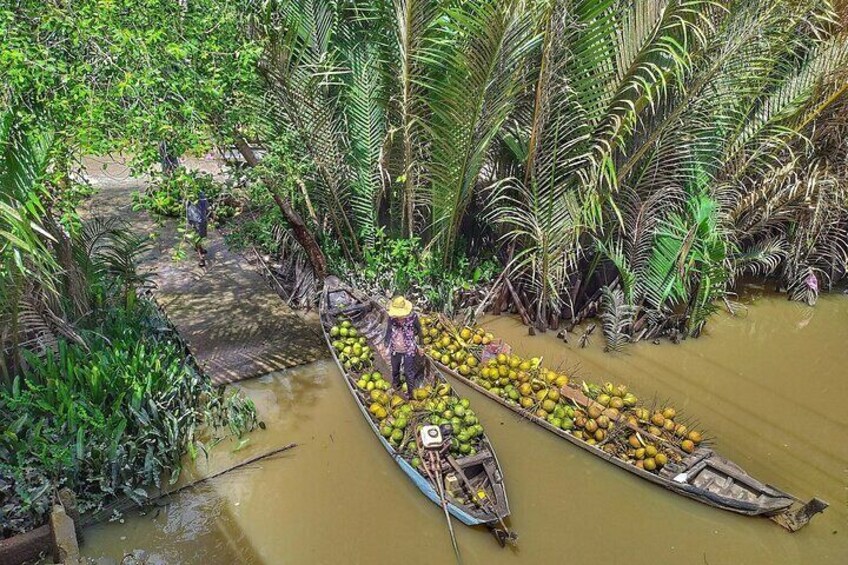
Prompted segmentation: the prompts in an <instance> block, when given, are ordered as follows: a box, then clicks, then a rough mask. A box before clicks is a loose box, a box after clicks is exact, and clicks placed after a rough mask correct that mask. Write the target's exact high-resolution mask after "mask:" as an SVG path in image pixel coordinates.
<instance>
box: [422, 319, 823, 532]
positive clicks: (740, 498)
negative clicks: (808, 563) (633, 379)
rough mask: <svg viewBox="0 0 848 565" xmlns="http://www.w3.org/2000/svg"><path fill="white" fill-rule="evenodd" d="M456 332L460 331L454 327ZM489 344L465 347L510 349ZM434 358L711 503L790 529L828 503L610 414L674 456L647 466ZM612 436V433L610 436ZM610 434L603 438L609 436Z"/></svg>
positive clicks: (511, 404) (569, 393)
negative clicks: (656, 465)
mask: <svg viewBox="0 0 848 565" xmlns="http://www.w3.org/2000/svg"><path fill="white" fill-rule="evenodd" d="M442 321H443V322H444V323H445V324H446V325H450V323H449V322H448V321H447V320H444V318H442ZM454 334H458V332H456V330H455V329H454ZM455 339H456V341H457V342H458V343H459V344H460V347H464V346H463V345H462V343H461V340H460V338H459V337H458V336H456V338H455ZM494 345H496V344H492V346H494ZM492 346H490V347H487V348H483V347H475V346H473V345H470V344H469V345H467V346H465V347H464V348H465V349H467V351H468V352H469V353H471V354H473V355H475V358H476V359H477V360H478V361H479V362H480V363H481V364H482V362H483V361H485V360H486V358H487V357H488V356H490V355H492V354H493V353H494V352H496V351H498V349H500V350H502V351H506V352H509V351H510V347H509V346H508V345H507V344H504V343H502V342H500V346H499V348H494V347H492ZM484 352H485V354H484ZM434 363H435V364H436V365H437V366H438V367H439V368H440V369H441V370H442V372H444V373H445V374H447V375H449V376H450V377H452V378H454V379H457V380H458V381H460V382H462V383H464V384H466V385H468V386H470V387H471V388H473V389H474V390H476V391H477V392H479V393H480V394H482V395H484V396H486V397H487V398H489V399H491V400H494V401H495V402H497V403H498V404H500V405H502V406H504V407H506V408H507V409H509V410H512V411H513V412H515V413H517V414H520V415H521V416H522V417H523V418H524V419H526V420H528V421H530V422H533V423H534V424H536V425H538V426H541V427H542V428H544V429H546V430H548V431H549V432H552V433H554V434H556V435H557V436H559V437H561V438H562V439H564V440H566V441H567V442H569V443H571V444H572V445H575V446H577V447H579V448H581V449H584V450H586V451H588V452H589V453H591V454H593V455H595V456H597V457H600V458H602V459H604V460H606V461H608V462H610V463H612V464H613V465H615V466H617V467H619V468H621V469H624V470H625V471H628V472H630V473H632V474H634V475H636V476H638V477H641V478H643V479H645V480H648V481H650V482H652V483H654V484H657V485H660V486H662V487H664V488H666V489H668V490H671V491H673V492H675V493H677V494H680V495H683V496H685V497H687V498H691V499H693V500H697V501H699V502H702V503H704V504H707V505H709V506H713V507H716V508H721V509H723V510H728V511H731V512H735V513H738V514H744V515H747V516H764V517H766V518H769V519H770V520H772V521H774V522H776V523H777V524H779V525H781V526H783V527H784V528H786V529H787V530H789V531H792V532H794V531H797V530H799V529H800V528H802V527H803V526H805V525H806V524H807V523H809V521H810V520H811V518H812V517H813V516H815V515H816V514H818V513H820V512H822V511H823V510H824V509H825V508H827V506H828V505H827V503H826V502H824V501H822V500H820V499H818V498H813V499H811V500H810V501H808V502H806V503H805V502H803V501H802V500H800V499H798V498H797V497H795V496H792V495H791V494H789V493H787V492H784V491H782V490H780V489H777V488H775V487H773V486H771V485H768V484H765V483H763V482H760V481H759V480H757V479H755V478H753V477H752V476H751V475H749V474H748V473H747V472H746V471H745V470H744V469H742V468H741V467H739V466H738V465H736V464H735V463H733V462H732V461H730V460H728V459H726V458H724V457H722V456H721V455H719V454H718V453H716V452H715V451H714V450H712V449H710V448H709V447H706V446H703V445H701V446H698V447H697V448H696V449H693V450H691V451H692V452H691V453H689V452H686V451H684V450H682V449H681V448H680V445H679V443H678V442H676V441H674V437H673V435H671V434H667V433H666V432H663V433H661V434H660V436H656V435H653V434H651V433H650V432H649V431H648V430H647V429H646V427H645V426H641V425H634V423H633V419H632V418H630V419H626V418H625V417H624V413H622V416H621V417H616V416H614V415H613V417H612V419H613V420H615V421H616V425H617V426H619V427H620V428H622V429H624V430H625V431H626V433H628V434H631V433H632V434H639V435H638V437H639V438H643V439H644V440H646V441H648V442H651V443H652V444H653V445H657V446H661V448H662V449H663V450H664V451H666V452H667V453H669V454H671V455H672V456H673V457H674V459H675V460H674V462H670V463H669V464H667V465H665V466H663V467H662V468H661V469H655V470H654V471H650V470H646V469H644V468H642V467H640V466H637V465H635V464H634V461H632V460H631V461H628V460H625V459H623V458H620V457H617V456H616V455H615V454H613V453H610V452H608V451H605V450H604V443H605V442H604V441H601V442H599V443H597V444H594V442H592V443H590V442H587V441H584V440H583V439H578V437H576V436H575V432H574V431H572V430H566V429H562V428H561V427H557V426H554V425H552V424H551V423H550V422H549V421H548V420H546V419H544V418H541V417H539V416H537V413H536V412H535V411H534V410H533V409H526V408H523V407H522V406H521V405H520V404H519V403H518V402H516V401H515V400H514V399H510V398H503V397H502V396H500V395H499V394H493V393H492V392H491V390H490V389H489V388H487V387H486V386H484V380H483V379H481V378H480V377H479V376H478V375H475V374H468V375H463V374H460V372H459V371H457V370H455V369H454V368H451V367H450V366H448V365H447V364H444V363H441V362H440V361H438V360H434ZM465 369H468V367H465ZM466 372H467V371H466ZM558 390H559V392H560V395H561V398H562V401H564V402H567V403H570V405H573V406H574V407H576V408H577V409H579V410H581V411H585V410H588V409H590V408H591V407H594V408H595V410H599V411H605V410H606V406H604V405H601V404H599V403H598V402H596V401H595V400H594V399H592V398H590V397H589V396H587V395H586V394H584V391H583V390H581V389H580V388H576V387H574V386H572V385H571V384H566V385H565V386H562V387H558ZM611 437H612V434H611V435H610V436H609V438H611ZM619 437H620V436H619ZM609 438H608V439H607V440H606V441H609Z"/></svg>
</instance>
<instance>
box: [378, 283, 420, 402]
mask: <svg viewBox="0 0 848 565" xmlns="http://www.w3.org/2000/svg"><path fill="white" fill-rule="evenodd" d="M388 314H389V323H388V324H387V326H386V337H385V339H384V340H383V341H384V344H385V345H386V347H388V349H389V354H390V356H391V359H392V386H393V387H394V389H395V390H397V391H398V392H400V393H401V394H403V388H402V386H401V378H400V370H401V365H403V372H404V375H405V380H406V387H407V393H406V394H403V396H405V397H407V398H409V395H410V394H411V393H412V390H413V389H414V388H415V385H416V383H417V380H418V374H417V373H418V372H419V371H418V366H419V365H420V363H418V361H419V359H418V356H419V355H421V354H422V350H421V346H420V345H419V343H420V341H421V339H422V332H421V322H420V321H419V320H418V314H416V313H415V312H413V311H412V302H410V301H409V300H407V299H406V298H404V297H403V296H395V297H394V298H392V301H391V303H390V304H389V309H388Z"/></svg>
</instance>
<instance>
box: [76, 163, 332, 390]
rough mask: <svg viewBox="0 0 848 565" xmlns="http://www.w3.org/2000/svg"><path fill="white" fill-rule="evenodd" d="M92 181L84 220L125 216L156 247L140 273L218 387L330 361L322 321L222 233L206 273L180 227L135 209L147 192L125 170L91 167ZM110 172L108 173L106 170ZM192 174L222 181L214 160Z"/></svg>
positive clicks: (212, 245) (212, 234)
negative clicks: (137, 196) (289, 298)
mask: <svg viewBox="0 0 848 565" xmlns="http://www.w3.org/2000/svg"><path fill="white" fill-rule="evenodd" d="M85 165H86V176H87V178H88V180H89V182H90V183H91V184H92V185H93V186H94V187H95V188H96V189H97V190H96V192H95V194H94V195H93V196H92V197H91V199H90V200H89V201H88V202H87V203H86V207H85V210H84V211H83V215H84V216H87V217H91V216H98V217H101V218H110V217H115V216H119V217H121V218H123V219H124V220H126V221H127V222H129V224H130V225H131V226H132V229H134V230H136V231H138V232H139V233H143V234H148V235H149V236H150V237H151V238H153V240H154V246H153V249H152V251H151V252H150V253H149V254H148V255H147V256H146V257H145V258H144V260H143V261H142V265H141V268H142V269H143V270H148V271H150V272H151V273H152V275H153V278H154V281H155V283H156V288H155V290H154V292H153V295H154V298H155V299H156V301H157V302H158V303H159V305H160V306H161V307H162V308H163V310H164V311H165V312H166V314H167V315H168V318H169V319H170V320H171V322H172V323H173V324H174V326H175V327H176V328H177V330H178V331H179V332H180V334H181V335H182V336H183V338H184V339H185V340H186V342H187V343H188V345H189V347H190V349H191V351H192V353H193V354H194V356H195V357H196V359H197V361H198V363H200V365H201V366H202V367H203V368H204V369H205V370H206V371H207V373H208V374H209V375H210V377H211V378H212V380H213V382H215V383H216V384H224V383H229V382H235V381H239V380H242V379H247V378H250V377H255V376H259V375H264V374H266V373H270V372H273V371H277V370H280V369H284V368H287V367H293V366H296V365H302V364H305V363H310V362H312V361H315V360H316V359H318V358H320V357H322V356H324V355H325V354H326V351H325V346H324V343H323V341H322V339H321V337H320V329H319V328H318V324H317V319H312V320H309V319H304V318H302V317H301V316H299V315H297V314H296V313H295V312H294V311H293V310H292V309H291V308H289V306H288V305H287V304H286V303H285V302H284V301H283V300H282V299H281V298H280V297H279V296H278V295H277V294H276V293H275V292H274V291H273V290H272V289H271V288H270V287H269V286H268V284H267V283H266V281H265V279H264V278H263V277H262V276H261V275H260V274H259V273H258V272H256V271H255V270H254V269H253V267H252V266H251V265H250V264H249V263H248V262H247V261H246V260H245V258H244V257H242V256H241V255H239V254H237V253H234V252H231V251H230V250H229V249H227V246H226V245H225V243H224V239H223V236H222V234H221V232H220V231H218V230H216V229H215V228H214V227H211V226H210V230H209V237H208V240H207V244H206V246H207V249H208V251H209V253H208V255H207V258H206V262H207V266H206V268H205V269H203V268H200V267H199V266H198V264H197V256H196V255H195V254H194V252H193V250H192V249H191V248H190V247H188V248H186V249H185V257H186V258H185V259H183V260H179V261H178V260H175V259H174V255H175V251H176V250H177V249H178V248H179V247H180V246H181V245H183V246H185V244H182V243H181V242H182V238H181V235H180V233H179V232H178V229H177V228H178V222H177V221H175V220H167V221H165V222H157V221H155V220H154V219H153V218H151V217H150V216H149V215H148V214H147V213H146V212H136V211H133V209H132V193H133V192H135V191H138V190H140V189H142V188H143V187H144V184H145V182H146V180H145V179H144V178H133V177H131V176H130V173H129V170H128V169H127V168H126V167H125V166H123V165H122V164H120V163H118V162H115V161H112V160H106V159H103V158H89V159H86V162H85ZM104 165H105V168H104ZM186 166H189V167H191V168H196V169H202V170H204V171H207V172H211V173H213V174H216V175H221V174H222V173H221V170H220V167H219V166H218V164H217V163H216V162H215V161H213V160H206V159H194V160H191V161H189V162H187V163H186Z"/></svg>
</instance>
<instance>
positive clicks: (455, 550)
mask: <svg viewBox="0 0 848 565" xmlns="http://www.w3.org/2000/svg"><path fill="white" fill-rule="evenodd" d="M436 484H437V485H438V487H439V498H440V499H441V501H442V510H444V511H445V519H447V521H448V531H449V532H450V537H451V544H452V545H453V554H454V555H455V556H456V562H457V564H458V565H462V557H460V555H459V545H458V544H457V543H456V534H454V532H453V522H451V517H450V512H448V501H447V497H445V490H444V486H443V485H442V469H441V465H438V466H437V467H436Z"/></svg>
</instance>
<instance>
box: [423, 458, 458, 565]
mask: <svg viewBox="0 0 848 565" xmlns="http://www.w3.org/2000/svg"><path fill="white" fill-rule="evenodd" d="M417 447H418V458H419V459H421V462H422V464H423V465H424V471H426V472H427V476H428V477H429V478H430V480H431V481H433V482H434V483H436V486H438V487H439V501H440V502H441V504H442V510H443V511H444V512H445V519H447V521H448V532H449V533H450V537H451V545H453V554H454V556H455V557H456V562H457V565H462V557H460V555H459V545H458V544H457V542H456V534H455V533H454V531H453V523H452V522H451V518H450V512H449V511H448V501H447V498H446V497H445V492H444V489H443V486H442V470H441V465H440V464H439V461H438V459H437V457H438V455H437V454H436V453H434V452H432V451H428V452H427V457H425V456H424V452H423V450H422V449H421V446H420V445H418V446H417ZM431 467H433V469H432V470H431ZM431 471H432V472H431ZM434 473H435V475H434Z"/></svg>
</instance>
